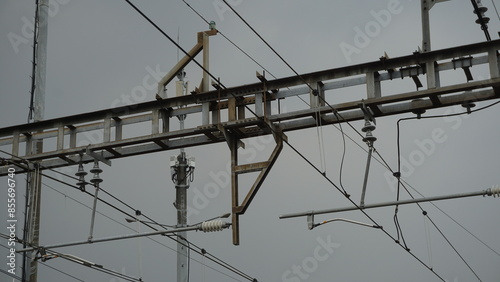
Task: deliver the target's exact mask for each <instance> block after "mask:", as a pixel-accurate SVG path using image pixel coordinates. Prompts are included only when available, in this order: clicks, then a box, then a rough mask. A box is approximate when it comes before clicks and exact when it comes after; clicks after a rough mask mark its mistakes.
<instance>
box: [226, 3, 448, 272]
mask: <svg viewBox="0 0 500 282" xmlns="http://www.w3.org/2000/svg"><path fill="white" fill-rule="evenodd" d="M222 1H223V2H224V3H225V4H226V5H227V6H228V7H229V8H230V9H231V10H232V11H233V12H234V13H235V14H236V15H237V16H238V17H239V18H240V19H241V20H242V21H243V22H244V23H245V24H246V25H247V26H248V28H250V29H251V30H252V31H253V32H254V33H255V34H256V35H257V37H259V38H260V39H261V40H262V41H263V42H264V43H265V44H266V45H267V46H268V47H269V48H270V49H271V50H272V51H273V52H274V53H275V54H276V56H278V57H279V58H280V59H281V60H282V61H283V63H285V64H286V65H287V66H288V67H289V68H290V69H291V70H292V71H293V72H294V73H295V74H296V75H297V76H298V77H299V78H300V79H301V80H302V81H303V82H304V83H306V85H307V86H308V87H309V88H310V89H311V91H313V93H314V92H315V89H313V88H312V87H311V86H310V85H309V84H308V83H307V82H306V81H305V80H304V78H302V76H301V75H300V74H299V73H298V72H297V71H296V70H295V69H294V68H293V67H292V66H291V65H290V64H289V63H288V62H287V61H286V60H285V59H284V58H283V57H282V56H281V55H280V54H279V53H278V52H277V51H276V50H275V49H274V48H273V47H272V46H271V45H270V44H269V43H268V42H267V41H266V40H265V39H264V38H263V37H262V36H261V35H260V34H259V33H258V32H257V31H256V30H255V29H254V28H253V27H252V26H251V25H250V24H249V23H248V22H247V21H246V20H245V19H244V18H243V17H242V16H241V15H240V14H239V13H238V12H237V11H236V10H235V9H234V8H233V7H232V6H231V5H229V4H228V3H227V2H226V0H222ZM317 94H318V95H317V96H318V97H321V95H319V93H317ZM321 99H322V100H323V102H325V103H326V104H327V105H328V106H329V107H330V108H331V109H332V110H333V113H334V114H335V115H336V117H337V118H341V115H340V114H339V113H338V112H337V111H336V110H335V109H334V108H333V107H332V106H331V105H330V104H329V103H328V102H327V101H326V100H325V99H324V98H322V97H321ZM342 119H343V120H344V121H345V122H346V123H347V124H348V125H349V126H350V127H351V128H353V129H354V131H355V132H357V133H358V134H359V135H360V136H361V137H363V136H362V134H361V133H360V132H359V131H358V130H356V128H354V127H353V126H352V125H351V124H350V123H349V122H348V121H347V120H345V119H344V118H342ZM284 141H285V142H286V143H287V144H288V145H289V146H290V147H291V148H292V150H294V151H295V152H296V153H297V154H298V155H299V156H300V157H301V158H302V159H304V160H305V161H306V162H307V163H309V165H311V166H312V167H313V168H314V169H315V170H316V171H317V172H318V173H320V174H321V175H322V176H323V177H324V178H325V179H326V180H327V181H328V182H329V183H330V184H332V185H333V186H334V187H335V188H336V189H337V190H338V191H339V192H341V193H342V194H344V196H345V197H346V198H347V199H348V200H349V201H350V202H351V203H352V204H353V205H354V206H355V207H356V208H357V209H358V210H360V211H361V212H362V213H363V214H364V215H365V216H366V217H367V218H369V219H370V220H371V221H372V222H373V223H374V224H375V225H376V226H380V225H379V224H378V223H377V222H376V221H375V220H374V219H373V218H372V217H370V216H369V215H368V214H367V213H366V212H365V211H364V210H363V209H362V208H361V207H360V206H358V205H357V204H356V203H355V202H354V201H353V200H352V199H350V195H348V194H347V193H346V192H345V190H344V192H343V191H342V190H343V188H342V189H341V188H340V187H338V186H337V185H336V184H335V183H333V182H332V181H331V180H330V179H329V178H328V177H327V176H326V174H324V173H322V172H321V171H320V170H319V169H318V168H317V167H316V166H315V165H314V164H313V163H312V162H311V161H309V160H308V159H307V158H306V157H305V156H304V155H303V154H301V153H300V152H299V151H298V150H297V149H296V148H295V147H293V146H292V145H291V144H290V143H289V142H288V141H286V140H284ZM381 230H382V231H383V232H384V233H385V234H386V235H387V236H389V237H390V238H392V239H393V240H394V241H395V242H396V243H397V244H398V245H400V246H401V247H403V246H402V245H401V244H400V243H399V240H395V239H394V237H392V235H390V234H389V233H388V232H387V231H385V230H384V229H381ZM398 236H399V233H398ZM403 248H404V249H405V250H406V251H408V253H410V254H411V255H412V256H413V257H414V258H415V259H417V260H418V261H419V262H420V263H421V264H422V265H424V266H425V267H426V268H427V269H428V270H430V271H431V272H432V273H434V274H435V275H436V276H437V277H439V278H440V279H441V280H443V281H444V279H443V278H442V277H441V276H439V275H438V274H437V273H436V272H435V271H434V270H433V269H432V268H431V267H429V266H428V265H426V264H425V263H424V262H423V261H422V260H420V259H419V258H418V257H417V256H416V255H415V254H413V253H412V252H411V251H410V249H409V248H408V247H407V246H406V243H405V246H404V247H403Z"/></svg>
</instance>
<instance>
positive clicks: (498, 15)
mask: <svg viewBox="0 0 500 282" xmlns="http://www.w3.org/2000/svg"><path fill="white" fill-rule="evenodd" d="M491 3H492V4H493V8H494V9H495V12H496V14H497V17H498V20H499V21H500V14H499V13H498V9H497V5H496V4H495V1H494V0H491Z"/></svg>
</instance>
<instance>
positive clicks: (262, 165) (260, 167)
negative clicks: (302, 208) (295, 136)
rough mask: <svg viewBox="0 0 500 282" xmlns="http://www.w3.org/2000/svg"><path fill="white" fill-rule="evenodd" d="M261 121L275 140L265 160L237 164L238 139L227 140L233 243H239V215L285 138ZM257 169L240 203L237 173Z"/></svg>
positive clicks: (269, 169) (270, 125)
mask: <svg viewBox="0 0 500 282" xmlns="http://www.w3.org/2000/svg"><path fill="white" fill-rule="evenodd" d="M263 123H264V124H266V125H267V126H269V127H270V129H271V130H272V132H273V136H274V139H275V141H276V147H275V148H274V150H273V152H272V153H271V155H270V157H269V159H268V160H267V161H264V162H257V163H250V164H244V165H239V164H238V148H239V146H238V145H237V143H235V142H236V141H239V140H237V139H235V138H234V137H233V138H232V139H231V138H230V139H229V140H230V141H229V142H228V144H229V148H230V149H231V192H232V195H231V201H232V212H233V214H232V229H233V244H234V245H239V244H240V230H239V216H240V215H242V214H244V213H245V211H246V210H247V209H248V207H249V206H250V204H251V202H252V200H253V199H254V197H255V195H257V192H258V191H259V189H260V187H261V186H262V184H263V183H264V180H265V179H266V177H267V175H268V174H269V172H270V171H271V168H272V167H273V165H274V163H275V162H276V160H277V159H278V156H279V154H280V152H281V150H282V149H283V141H284V140H285V141H286V140H287V137H286V135H285V134H283V132H281V130H279V128H278V127H276V126H274V125H273V124H272V123H271V122H269V121H268V120H267V119H264V120H263ZM226 140H227V139H226ZM240 142H241V141H240ZM259 171H260V173H259V175H258V176H257V178H256V179H255V181H254V183H253V185H252V187H251V188H250V190H249V191H248V193H247V195H246V196H245V199H244V200H243V201H242V202H241V203H240V202H239V189H238V184H239V183H238V175H240V174H245V173H251V172H259Z"/></svg>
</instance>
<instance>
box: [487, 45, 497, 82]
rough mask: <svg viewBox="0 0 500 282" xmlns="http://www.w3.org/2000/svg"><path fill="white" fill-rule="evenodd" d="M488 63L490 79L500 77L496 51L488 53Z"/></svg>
mask: <svg viewBox="0 0 500 282" xmlns="http://www.w3.org/2000/svg"><path fill="white" fill-rule="evenodd" d="M488 63H489V65H490V77H491V78H497V77H500V71H499V68H498V52H497V50H496V49H493V50H490V51H488Z"/></svg>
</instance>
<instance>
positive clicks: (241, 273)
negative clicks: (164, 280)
mask: <svg viewBox="0 0 500 282" xmlns="http://www.w3.org/2000/svg"><path fill="white" fill-rule="evenodd" d="M60 173H61V172H60ZM62 174H63V175H66V174H64V173H62ZM42 175H43V176H44V177H47V178H49V179H52V180H54V181H57V182H60V183H62V184H65V185H68V186H70V187H72V188H75V189H78V187H76V186H74V185H72V184H69V183H67V182H64V181H62V180H59V179H57V178H54V177H52V176H49V175H46V174H43V173H42ZM66 176H68V177H72V176H69V175H66ZM99 189H102V188H101V187H100V188H99ZM85 193H86V194H88V195H89V196H91V197H94V195H92V194H91V193H89V192H87V191H85ZM98 200H99V201H101V202H103V203H104V204H106V205H108V206H110V207H111V208H113V209H116V210H117V211H119V212H121V213H123V214H125V215H127V216H128V217H134V216H133V215H132V214H130V213H127V212H126V211H124V210H122V209H120V208H118V207H116V206H115V205H113V204H111V203H109V202H107V201H105V200H103V199H101V198H99V197H98ZM123 203H124V202H123ZM125 204H126V203H125ZM126 205H127V207H129V208H130V209H131V210H133V211H137V209H134V208H133V207H131V206H129V205H128V204H126ZM142 216H144V217H145V218H147V219H148V220H150V221H152V222H153V223H154V224H158V225H159V226H161V224H159V223H158V222H157V221H155V220H154V219H152V218H151V217H149V216H147V215H145V214H142ZM141 223H142V224H144V225H146V226H148V227H149V228H151V229H153V230H156V231H158V229H157V228H154V227H153V226H151V225H150V224H148V223H145V222H141ZM165 229H166V228H165ZM166 237H168V238H169V239H171V240H174V241H176V242H178V243H180V244H182V245H184V246H185V247H187V248H190V246H189V245H186V244H185V243H183V242H180V241H178V239H177V238H176V236H174V235H169V234H167V235H166ZM186 241H187V242H188V240H186ZM191 245H194V246H196V247H198V246H197V245H195V244H193V243H191ZM198 248H199V249H201V248H200V247H198ZM174 251H175V252H177V251H176V250H174ZM193 251H195V252H196V253H198V254H200V255H201V252H200V251H198V250H193ZM210 256H211V257H209V258H208V259H209V260H212V261H213V262H214V263H216V264H218V265H220V266H222V267H224V268H226V269H227V270H230V271H232V272H233V273H235V274H238V275H240V276H242V277H243V278H246V279H248V280H250V281H251V280H252V279H253V278H252V277H251V276H249V275H248V274H245V273H244V272H242V271H240V270H239V269H237V268H236V267H234V266H232V265H230V264H228V263H227V262H224V261H223V260H221V259H219V258H217V257H216V256H214V255H213V254H210ZM231 278H233V279H235V278H234V277H231Z"/></svg>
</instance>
